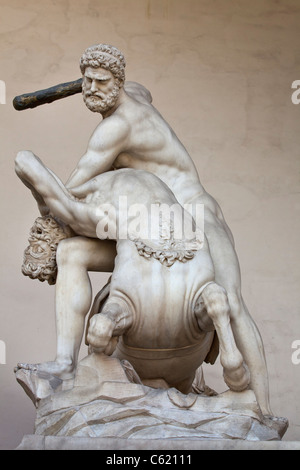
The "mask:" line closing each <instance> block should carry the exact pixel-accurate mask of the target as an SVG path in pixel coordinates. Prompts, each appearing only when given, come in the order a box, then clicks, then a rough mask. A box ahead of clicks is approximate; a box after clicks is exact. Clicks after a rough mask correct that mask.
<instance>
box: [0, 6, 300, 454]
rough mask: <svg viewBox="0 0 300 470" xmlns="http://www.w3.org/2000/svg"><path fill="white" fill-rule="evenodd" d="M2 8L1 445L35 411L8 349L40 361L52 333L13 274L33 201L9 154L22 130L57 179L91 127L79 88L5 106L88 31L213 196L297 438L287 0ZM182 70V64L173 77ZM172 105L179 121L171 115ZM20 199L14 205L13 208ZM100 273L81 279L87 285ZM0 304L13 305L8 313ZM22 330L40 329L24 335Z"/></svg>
mask: <svg viewBox="0 0 300 470" xmlns="http://www.w3.org/2000/svg"><path fill="white" fill-rule="evenodd" d="M1 17H2V18H3V21H2V24H1V33H2V40H1V46H0V48H1V70H2V72H1V74H2V75H1V77H0V78H1V79H2V80H5V82H6V85H7V104H6V105H1V106H0V112H1V122H2V140H1V143H2V149H3V151H2V153H3V160H2V165H3V166H2V171H1V190H2V191H3V198H2V201H3V204H4V206H3V213H2V227H3V230H4V232H3V235H4V240H7V239H9V240H10V243H11V244H12V245H13V247H14V249H13V252H12V250H11V249H9V248H8V245H7V243H3V244H2V245H1V259H2V265H3V267H4V266H5V273H4V274H3V276H2V284H1V289H2V291H3V295H2V302H3V310H2V317H1V340H4V341H5V343H6V346H7V348H6V349H7V358H6V360H7V364H6V365H2V364H1V366H0V367H1V403H2V404H3V410H2V411H1V413H2V414H1V416H2V420H1V424H0V426H1V429H0V433H1V444H0V446H1V447H12V445H15V446H16V445H17V443H18V442H20V440H21V437H22V435H23V434H25V433H28V432H31V428H32V423H33V421H34V415H35V412H34V409H33V407H32V404H31V403H30V402H29V400H28V398H27V397H26V396H25V394H24V393H23V391H22V390H21V389H20V387H18V386H17V384H16V382H15V378H14V375H13V373H12V370H13V367H14V366H15V364H16V362H17V361H18V360H20V358H22V359H23V360H26V361H28V362H30V361H31V362H33V361H37V360H40V359H41V357H37V356H36V351H37V350H39V351H41V352H42V356H43V360H48V359H49V358H51V357H52V356H53V344H54V342H55V327H54V321H53V309H52V306H53V295H54V294H53V289H52V288H49V287H48V286H46V285H41V287H40V290H39V293H38V294H37V292H36V288H35V286H33V285H31V284H34V283H31V281H30V280H28V282H25V283H24V278H23V276H22V275H21V274H19V276H16V272H18V270H19V267H20V262H21V259H22V254H23V250H24V240H25V239H26V237H27V234H28V230H29V225H28V220H29V219H30V217H31V216H32V210H33V207H34V203H33V201H32V200H31V197H30V195H29V194H28V195H26V190H24V189H23V188H22V187H18V188H16V185H15V176H14V174H13V171H12V167H13V159H14V156H15V154H16V152H17V151H18V150H19V149H21V148H23V145H24V136H26V137H28V136H30V142H28V145H29V144H30V143H31V142H32V143H34V145H37V147H36V148H38V149H39V151H40V152H41V154H44V156H45V159H46V160H47V163H48V164H49V165H51V166H52V167H53V168H54V169H56V170H57V171H59V172H60V174H61V175H62V174H63V173H64V174H65V176H66V177H67V175H68V173H69V171H70V169H71V168H72V167H73V165H74V158H77V156H78V153H79V151H80V152H81V151H84V145H85V144H84V143H85V141H86V140H85V139H86V138H87V137H88V136H89V135H90V130H91V128H92V127H93V126H94V123H95V116H92V115H90V114H91V113H89V112H88V111H87V110H86V111H85V110H84V109H83V105H82V102H81V99H80V97H74V98H73V97H72V98H70V100H69V101H68V103H66V102H64V103H59V104H57V105H54V107H51V105H49V107H47V109H46V108H44V109H39V110H36V111H33V110H32V111H31V112H30V114H28V115H27V116H26V118H25V119H24V118H23V117H21V116H20V115H18V113H16V112H15V111H14V110H13V108H12V107H10V106H9V102H10V101H11V100H12V99H13V97H14V96H15V95H16V94H18V93H25V92H27V91H33V90H36V89H39V88H41V87H42V88H43V87H47V86H50V85H52V84H55V83H60V82H61V81H64V80H72V79H76V78H77V74H78V67H77V62H76V61H77V59H78V51H81V50H82V48H84V47H85V46H87V45H89V44H91V43H92V42H93V41H94V40H95V38H97V40H98V38H99V40H100V41H101V40H103V39H104V40H109V41H110V42H112V43H114V44H118V45H119V46H120V47H121V48H122V49H123V50H124V52H125V53H126V55H130V57H131V59H130V68H131V77H129V78H130V79H135V80H138V81H140V82H142V83H145V84H147V86H149V87H151V91H152V93H153V95H154V96H155V102H156V103H160V108H161V111H162V112H163V113H164V114H165V115H166V117H167V118H168V119H169V122H171V123H172V125H173V127H174V128H175V129H176V130H177V131H178V133H179V134H180V135H181V136H182V137H184V139H185V143H186V145H187V146H188V148H189V150H190V153H191V154H192V155H193V158H194V159H195V162H196V165H197V168H198V169H199V172H200V176H201V177H202V180H203V182H204V183H205V184H206V186H207V187H208V188H209V189H210V191H211V192H212V194H214V195H215V196H216V198H217V199H218V201H219V202H220V203H221V206H222V208H223V210H224V212H225V214H226V217H227V220H228V221H230V226H231V228H232V230H233V231H234V234H235V240H236V245H237V249H238V252H239V256H240V261H241V268H242V274H243V287H244V293H245V297H246V299H247V301H248V306H249V308H250V310H251V312H252V315H253V317H254V318H255V320H256V321H257V323H258V325H259V327H260V331H261V333H262V336H263V339H264V344H265V347H266V353H267V357H268V366H269V372H270V383H271V389H272V390H274V392H272V394H271V401H272V408H273V410H274V412H276V413H279V414H280V415H283V416H288V417H289V420H290V428H289V430H288V432H287V439H289V440H291V441H293V440H300V434H299V423H300V414H299V413H300V409H299V400H298V397H299V393H300V391H299V384H300V375H299V374H300V366H299V365H298V366H297V365H294V364H293V363H292V361H291V355H292V352H293V351H292V348H291V344H292V342H293V341H294V340H296V339H299V331H300V324H299V321H300V318H299V314H298V305H299V249H298V248H297V247H298V238H299V237H298V233H299V220H300V217H299V204H298V195H297V194H298V190H299V180H298V162H299V110H300V106H299V105H298V106H295V105H293V104H292V103H291V100H290V96H291V90H290V85H291V83H292V81H293V80H295V79H298V78H299V50H298V49H299V48H298V43H299V41H298V35H299V21H300V13H299V2H298V0H287V1H286V0H281V1H278V2H273V1H271V0H266V1H264V2H261V1H260V0H255V1H253V2H251V3H250V2H244V1H242V2H241V1H238V2H232V4H230V5H227V4H226V5H225V3H224V2H223V1H222V0H220V1H217V2H213V3H212V2H208V1H203V0H201V1H200V0H186V1H185V2H182V1H181V0H179V1H177V0H174V1H173V2H172V8H171V7H170V2H167V1H164V2H155V1H148V0H134V1H133V0H130V8H129V7H127V6H126V7H125V6H124V1H123V0H112V1H111V2H106V1H104V0H97V2H94V1H93V2H81V3H78V2H72V1H65V2H52V1H50V0H45V1H44V2H42V3H39V2H36V1H35V0H14V1H11V0H2V2H1ZM99 31H101V37H99ZM74 64H75V65H74ZM182 69H184V72H185V73H184V74H183V73H178V70H180V71H181V70H182ZM187 80H188V86H186V83H187ZM25 81H26V83H27V84H28V87H27V86H26V87H25V86H24V83H25ZM199 83H200V86H199ZM182 106H184V107H185V108H188V111H189V116H185V117H183V115H182V113H181V112H180V110H181V107H182ZM58 115H59V116H60V118H61V120H62V122H63V123H64V125H63V126H62V125H61V121H58V119H57V116H58ZM78 115H83V118H82V119H80V120H79V119H77V116H78ZM73 117H75V118H73ZM191 118H193V119H194V120H193V121H192V119H191ZM42 122H45V123H47V125H45V126H44V125H42ZM37 130H38V132H36V133H35V132H34V131H37ZM57 141H59V142H60V143H61V146H60V147H59V148H58V146H57ZM45 143H46V147H45ZM74 156H75V157H74ZM20 200H22V214H20V215H19V216H18V217H15V216H13V214H16V213H20V202H19V201H20ZM262 233H264V236H262ZM265 240H267V243H264V241H265ZM262 242H263V243H262ZM103 278H104V281H105V280H106V277H105V276H103ZM103 278H101V279H100V282H99V278H98V277H95V278H94V279H95V280H94V279H93V282H95V290H96V289H98V288H99V285H101V284H102V283H103ZM16 291H18V292H19V295H16ZM24 299H26V301H28V302H29V304H28V310H26V311H25V309H24ZM41 302H44V304H43V305H44V306H45V308H43V309H42V310H43V311H42V312H41V309H40V305H41ZM270 306H272V308H270ZM48 307H49V308H48ZM7 312H13V313H12V314H10V321H9V322H8V321H7V318H8V316H7V315H8V314H7ZM29 312H30V314H31V315H32V321H31V322H29V321H28V314H29ZM33 330H34V331H35V332H38V333H39V335H40V336H36V337H35V339H34V340H33V341H31V342H28V338H29V337H30V336H31V335H32V331H33ZM45 337H47V338H48V340H47V341H45V340H44V339H42V338H45ZM24 351H26V355H25V356H26V357H24V355H23V353H24ZM83 353H84V354H85V350H84V351H83ZM206 374H207V379H208V383H209V385H211V386H212V387H214V388H216V389H217V390H220V391H222V390H223V385H222V383H220V381H219V379H218V377H219V372H218V371H217V369H216V368H215V369H212V368H211V367H208V368H207V371H206ZM2 384H3V386H2ZM287 384H289V385H288V386H287ZM7 423H10V424H9V426H8V425H7Z"/></svg>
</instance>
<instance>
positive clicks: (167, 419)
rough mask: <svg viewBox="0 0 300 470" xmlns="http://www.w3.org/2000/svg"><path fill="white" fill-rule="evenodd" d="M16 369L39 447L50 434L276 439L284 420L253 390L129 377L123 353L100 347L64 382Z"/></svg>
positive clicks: (90, 441) (159, 441)
mask: <svg viewBox="0 0 300 470" xmlns="http://www.w3.org/2000/svg"><path fill="white" fill-rule="evenodd" d="M129 366H130V365H129ZM129 366H128V365H127V368H128V367H129ZM129 368H130V367H129ZM131 372H132V373H133V372H134V370H133V371H131ZM133 375H134V374H133ZM16 376H17V380H18V382H19V383H20V384H21V385H22V387H23V388H24V390H25V391H26V393H27V394H28V395H29V396H30V398H31V400H32V401H33V403H34V404H35V406H36V408H37V414H36V421H35V435H36V440H33V441H34V443H37V442H40V443H41V444H40V445H42V446H44V448H45V445H46V440H47V439H48V436H53V437H54V436H56V437H57V438H58V440H52V441H49V439H48V440H47V445H48V442H49V443H50V442H52V443H55V442H56V443H57V444H55V445H59V446H61V445H63V446H64V445H65V444H66V445H71V446H73V445H79V446H81V445H84V446H87V448H89V446H94V445H96V446H100V448H102V447H101V446H103V445H108V443H109V445H110V446H112V447H111V448H115V446H120V445H122V446H125V447H124V448H126V449H130V448H135V446H136V445H139V444H138V443H141V446H142V448H147V449H149V448H150V447H149V445H151V443H152V445H154V446H157V445H163V446H165V447H163V448H165V449H168V448H169V445H171V446H174V445H175V446H176V445H178V446H182V445H183V444H184V443H187V444H184V445H188V446H190V445H191V443H192V445H193V446H194V445H197V446H200V448H203V445H206V444H205V442H211V443H212V444H211V445H215V444H216V442H219V441H220V440H225V441H228V440H237V439H238V440H241V441H253V442H256V441H280V440H281V439H282V437H283V435H284V433H285V432H286V429H287V427H288V422H287V420H286V419H285V418H277V417H268V416H263V414H262V413H261V410H260V407H259V406H258V404H257V401H256V398H255V394H254V393H253V391H252V390H245V391H243V392H239V393H237V392H233V391H230V390H228V391H226V392H224V393H221V394H219V395H210V396H207V395H206V394H205V393H203V394H202V393H200V394H195V393H189V394H188V395H185V394H182V393H181V392H179V391H178V390H176V389H175V388H166V389H163V388H157V389H155V388H153V387H149V386H146V385H145V384H143V383H141V382H140V383H136V382H135V383H133V382H131V381H130V380H129V378H128V374H126V370H125V369H124V367H123V366H122V364H121V363H120V361H119V360H118V359H114V358H111V357H107V356H105V355H97V354H92V355H90V356H87V357H86V358H85V359H83V360H82V361H81V362H80V364H79V365H78V367H77V372H76V376H75V379H74V380H71V381H69V382H68V381H66V382H63V381H60V382H59V381H58V380H54V377H53V376H50V375H49V374H48V375H47V374H44V373H41V372H39V371H33V370H23V369H21V370H19V371H18V372H17V374H16ZM135 380H136V381H138V377H135ZM39 436H40V437H39ZM45 436H46V437H45ZM63 438H66V440H64V439H63ZM77 438H80V439H84V440H77ZM39 439H40V440H39ZM45 439H46V440H45ZM74 439H75V440H74ZM95 439H96V440H95ZM107 439H108V440H107ZM129 441H132V444H130V442H129ZM204 441H205V442H204ZM73 442H74V444H73ZM67 443H70V444H67ZM176 443H178V444H176ZM34 445H35V444H34ZM49 445H50V444H49ZM51 445H52V444H51ZM130 446H132V447H130ZM144 446H147V447H144ZM80 448H81V447H80ZM116 448H118V447H116ZM119 448H120V447H119ZM154 448H155V447H154ZM173 448H174V447H173ZM175 448H176V447H175ZM178 448H181V447H178Z"/></svg>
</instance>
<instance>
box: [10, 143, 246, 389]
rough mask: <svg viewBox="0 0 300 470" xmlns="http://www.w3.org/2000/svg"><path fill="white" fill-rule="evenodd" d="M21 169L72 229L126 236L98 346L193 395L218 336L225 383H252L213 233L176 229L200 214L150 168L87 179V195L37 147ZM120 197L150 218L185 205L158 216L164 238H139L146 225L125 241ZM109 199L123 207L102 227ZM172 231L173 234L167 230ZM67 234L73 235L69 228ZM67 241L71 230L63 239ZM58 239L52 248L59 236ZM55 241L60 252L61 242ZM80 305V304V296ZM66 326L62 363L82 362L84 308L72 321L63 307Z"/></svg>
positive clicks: (35, 245) (98, 318)
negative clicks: (216, 264) (156, 210)
mask: <svg viewBox="0 0 300 470" xmlns="http://www.w3.org/2000/svg"><path fill="white" fill-rule="evenodd" d="M16 172H17V174H18V176H19V177H20V178H21V180H22V181H23V182H24V184H25V185H26V186H27V187H28V188H29V189H31V191H32V193H33V195H34V196H35V197H36V199H37V200H38V201H39V204H40V205H43V204H44V206H45V207H48V208H49V210H50V213H51V216H54V217H56V218H58V219H59V220H61V221H62V222H63V223H64V224H66V225H67V226H69V227H70V228H71V230H72V231H73V235H75V234H76V236H81V235H82V236H84V237H90V238H95V239H96V238H100V239H101V238H103V239H105V238H107V237H109V238H111V239H116V241H117V244H116V247H117V256H116V258H115V265H114V270H113V273H112V276H111V281H110V284H109V292H108V295H107V296H106V298H105V301H104V302H102V303H100V311H99V312H98V310H97V309H96V311H95V312H94V315H93V316H92V317H91V318H90V321H89V327H88V332H87V341H88V343H89V345H90V347H91V349H93V350H94V351H100V352H105V353H106V354H112V353H113V355H114V356H115V357H117V358H119V359H121V360H122V359H126V360H127V361H129V362H130V363H131V364H132V365H133V367H134V369H135V370H136V372H137V373H138V375H139V376H140V378H141V379H142V381H144V382H145V383H147V384H149V385H150V384H151V382H152V381H155V380H157V379H162V380H164V381H165V382H166V383H167V384H168V386H172V387H176V388H177V389H178V390H180V391H181V392H183V393H188V392H189V391H190V390H191V386H192V382H193V380H194V377H195V373H196V371H197V369H198V367H199V366H200V365H201V364H202V363H203V362H204V361H205V360H208V357H209V353H210V350H211V348H212V345H213V340H214V336H215V333H216V334H217V337H218V340H219V345H220V361H221V364H222V366H223V371H224V380H225V382H226V383H227V385H228V386H229V388H230V389H232V390H235V391H242V390H244V389H245V388H246V387H247V386H248V384H249V372H248V368H247V366H246V365H245V363H244V360H243V357H242V355H241V353H240V352H239V350H238V348H237V346H236V343H235V340H234V336H233V333H232V329H231V325H230V314H229V312H230V307H229V303H228V298H227V294H226V291H225V290H224V288H223V287H221V286H219V285H218V284H217V283H216V282H215V276H214V268H213V263H212V259H211V256H210V252H209V248H208V244H207V241H206V239H205V236H203V239H202V240H201V241H199V240H197V231H196V232H195V233H196V235H195V239H194V240H188V239H186V238H184V237H183V238H182V239H176V238H174V227H175V225H176V224H177V225H178V224H179V225H180V224H182V220H189V218H190V219H191V216H190V215H189V214H188V213H186V212H185V211H184V208H183V207H182V206H181V205H180V204H179V203H178V201H177V200H176V198H175V196H174V194H173V193H172V191H171V190H170V189H169V188H168V186H167V185H165V184H164V183H163V182H162V181H161V180H160V179H159V178H158V177H157V176H155V175H153V174H151V173H148V172H146V171H144V170H135V169H120V170H118V171H110V172H106V173H103V174H101V175H99V176H97V177H95V178H93V179H92V180H91V181H89V182H87V183H85V185H84V188H82V189H83V192H84V193H85V194H86V197H85V198H84V199H76V198H75V197H74V196H73V195H71V194H70V193H69V192H68V190H67V189H66V187H65V186H64V185H63V183H62V182H61V181H60V180H59V179H58V178H57V177H56V176H55V175H54V174H53V173H52V172H51V171H50V170H49V169H48V168H46V167H45V166H44V165H43V163H42V162H41V160H40V159H38V158H37V157H36V156H35V155H34V154H33V153H32V152H29V151H24V152H20V153H19V154H18V156H17V158H16ZM120 197H123V198H124V197H126V201H127V207H128V208H130V207H132V205H134V204H136V203H137V202H138V203H139V204H140V205H142V206H143V207H145V209H146V213H147V214H151V207H152V206H153V205H154V206H158V207H160V206H161V205H162V204H165V205H167V206H169V207H176V210H175V211H174V212H173V218H172V220H171V219H169V221H168V220H167V221H166V220H162V218H161V217H159V218H158V219H157V220H154V219H153V218H151V216H149V217H150V219H148V222H149V221H150V224H155V223H159V229H158V232H156V233H159V237H158V238H157V239H155V238H154V239H153V238H152V237H149V238H146V237H145V236H143V238H139V236H138V231H136V232H135V231H134V230H133V231H132V227H131V231H130V230H129V229H128V231H127V233H126V236H123V237H122V239H120V238H118V236H117V234H119V233H120V229H121V228H122V227H121V226H120V224H121V223H123V222H121V221H124V216H126V217H127V216H128V213H127V214H124V212H122V210H121V209H120V206H119V201H120ZM104 203H105V207H106V208H107V207H110V208H113V209H114V210H111V211H108V212H107V214H108V215H107V217H108V219H107V224H106V225H104V224H101V223H100V222H101V217H103V216H104V211H103V207H104V206H103V204H104ZM47 217H48V216H46V218H47ZM185 217H186V218H185ZM49 218H50V215H49ZM108 225H109V227H110V229H109V230H108V231H107V226H108ZM128 226H130V224H129V225H128ZM58 229H59V227H58V228H57V230H58ZM167 229H169V236H166V233H167V232H168V230H167ZM42 232H43V230H42V227H41V224H40V226H39V228H38V229H37V230H36V231H35V232H34V234H33V235H34V236H33V237H32V238H31V245H30V249H29V250H27V255H26V256H27V260H26V265H27V268H28V266H29V267H31V268H32V273H31V275H32V276H33V277H34V272H37V271H39V270H38V269H37V266H38V265H39V263H40V262H41V259H42V258H43V255H44V253H45V252H47V249H46V248H45V243H46V245H47V237H43V233H42ZM162 232H163V234H162ZM65 236H70V233H67V231H66V230H65ZM48 238H49V237H48ZM61 238H64V236H62V237H59V240H60V239H61ZM45 240H46V241H45ZM48 241H49V240H48ZM98 241H99V240H98ZM60 243H63V241H60ZM43 244H44V245H43ZM50 245H51V247H52V248H51V249H52V251H53V240H50ZM48 246H49V243H48ZM54 246H55V248H56V246H57V243H56V245H55V243H54ZM46 258H47V256H46ZM35 263H36V265H35ZM199 266H201V269H200V270H199ZM27 274H28V273H27ZM77 301H78V302H80V298H78V299H77ZM64 322H68V328H64V329H62V330H61V331H60V329H59V328H58V347H61V348H63V351H64V354H61V356H60V361H61V360H63V357H65V358H66V360H69V358H70V357H73V361H75V360H76V358H77V355H78V348H79V345H78V344H79V341H78V338H79V337H80V338H82V336H83V333H84V318H81V319H80V320H79V319H78V318H76V314H75V313H74V318H73V319H72V318H70V317H69V318H64V312H63V311H60V312H57V323H58V325H60V324H62V323H64ZM62 332H64V333H62ZM117 338H119V341H116V339H117ZM67 358H68V359H67ZM56 366H57V363H56V361H53V362H47V363H44V364H36V365H29V364H19V367H24V368H29V369H31V368H33V369H39V370H42V371H47V372H51V373H55V371H56ZM59 367H60V368H61V364H59Z"/></svg>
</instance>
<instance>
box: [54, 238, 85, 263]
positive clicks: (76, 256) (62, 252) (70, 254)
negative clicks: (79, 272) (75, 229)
mask: <svg viewBox="0 0 300 470" xmlns="http://www.w3.org/2000/svg"><path fill="white" fill-rule="evenodd" d="M82 260H83V256H82V248H81V243H80V239H79V238H77V237H73V238H66V239H65V240H61V241H60V242H59V244H58V247H57V251H56V263H57V266H63V265H66V264H74V263H75V264H78V263H81V262H82Z"/></svg>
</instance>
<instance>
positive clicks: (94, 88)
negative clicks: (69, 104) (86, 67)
mask: <svg viewBox="0 0 300 470" xmlns="http://www.w3.org/2000/svg"><path fill="white" fill-rule="evenodd" d="M97 90H98V87H97V84H96V80H92V84H91V92H92V93H94V92H95V91H97Z"/></svg>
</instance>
